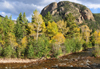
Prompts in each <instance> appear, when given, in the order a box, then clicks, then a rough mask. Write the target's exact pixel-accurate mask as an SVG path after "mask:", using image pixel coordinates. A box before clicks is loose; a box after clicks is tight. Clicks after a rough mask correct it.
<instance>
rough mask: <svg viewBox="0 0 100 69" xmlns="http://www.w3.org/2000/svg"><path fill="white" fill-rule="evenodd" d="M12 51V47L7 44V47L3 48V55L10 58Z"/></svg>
mask: <svg viewBox="0 0 100 69" xmlns="http://www.w3.org/2000/svg"><path fill="white" fill-rule="evenodd" d="M12 52H13V49H12V47H11V46H10V45H9V46H7V47H5V48H4V50H3V56H4V57H7V58H10V57H11V55H12Z"/></svg>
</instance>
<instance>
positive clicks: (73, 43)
mask: <svg viewBox="0 0 100 69" xmlns="http://www.w3.org/2000/svg"><path fill="white" fill-rule="evenodd" d="M65 47H66V52H67V53H71V52H72V53H75V52H78V51H79V50H80V49H81V48H82V43H81V41H79V40H78V39H66V41H65Z"/></svg>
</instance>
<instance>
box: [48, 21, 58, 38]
mask: <svg viewBox="0 0 100 69" xmlns="http://www.w3.org/2000/svg"><path fill="white" fill-rule="evenodd" d="M47 33H48V36H54V35H56V34H57V33H58V27H57V24H56V23H55V22H52V23H50V22H48V26H47Z"/></svg>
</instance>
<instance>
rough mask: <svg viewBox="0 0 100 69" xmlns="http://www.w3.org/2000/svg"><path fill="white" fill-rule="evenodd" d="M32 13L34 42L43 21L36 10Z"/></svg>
mask: <svg viewBox="0 0 100 69" xmlns="http://www.w3.org/2000/svg"><path fill="white" fill-rule="evenodd" d="M33 13H34V15H33V17H32V22H33V25H34V26H35V27H36V40H37V39H38V36H39V30H40V27H41V25H42V23H43V19H42V15H41V14H40V13H39V12H38V11H37V10H35V11H34V12H33Z"/></svg>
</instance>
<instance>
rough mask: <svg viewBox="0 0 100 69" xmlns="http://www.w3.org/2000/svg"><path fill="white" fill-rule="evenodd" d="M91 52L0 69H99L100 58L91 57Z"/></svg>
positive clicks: (0, 66)
mask: <svg viewBox="0 0 100 69" xmlns="http://www.w3.org/2000/svg"><path fill="white" fill-rule="evenodd" d="M92 50H93V48H92V49H88V50H87V51H83V52H80V53H76V54H71V55H68V56H64V57H61V58H59V59H49V60H44V61H41V62H36V63H28V64H0V69H4V68H6V69H100V58H94V57H91V56H92Z"/></svg>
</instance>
